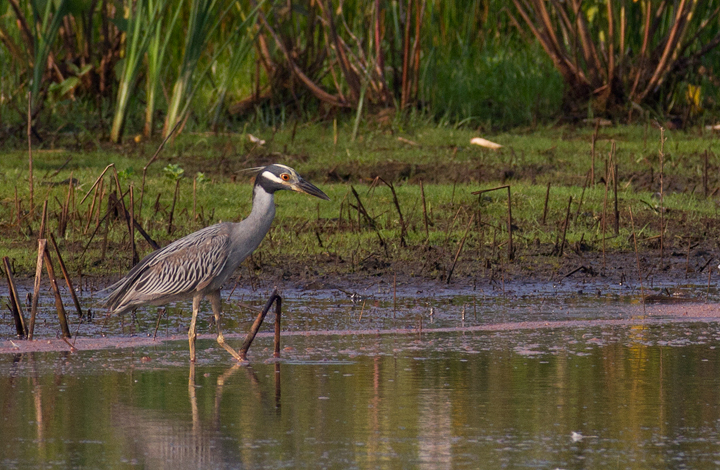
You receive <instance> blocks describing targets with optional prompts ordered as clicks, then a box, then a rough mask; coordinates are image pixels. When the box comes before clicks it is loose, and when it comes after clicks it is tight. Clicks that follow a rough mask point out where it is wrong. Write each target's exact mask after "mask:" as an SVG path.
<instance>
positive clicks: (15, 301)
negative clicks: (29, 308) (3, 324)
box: [3, 256, 27, 339]
mask: <svg viewBox="0 0 720 470" xmlns="http://www.w3.org/2000/svg"><path fill="white" fill-rule="evenodd" d="M3 265H4V268H5V277H6V278H7V281H8V292H9V293H10V307H11V310H12V314H13V319H14V320H15V332H16V333H17V335H18V338H21V339H22V338H27V328H26V327H25V317H24V315H23V311H22V305H20V299H19V298H18V293H17V289H16V288H15V280H14V279H13V276H12V267H11V266H10V258H8V257H7V256H3Z"/></svg>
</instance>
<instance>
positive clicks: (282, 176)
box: [280, 173, 290, 181]
mask: <svg viewBox="0 0 720 470" xmlns="http://www.w3.org/2000/svg"><path fill="white" fill-rule="evenodd" d="M280 178H282V180H283V181H290V175H288V174H287V173H283V174H282V175H280Z"/></svg>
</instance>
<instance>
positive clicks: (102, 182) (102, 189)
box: [95, 179, 107, 230]
mask: <svg viewBox="0 0 720 470" xmlns="http://www.w3.org/2000/svg"><path fill="white" fill-rule="evenodd" d="M99 192H100V199H98V204H97V209H96V210H95V230H97V228H98V227H99V226H100V213H101V212H102V203H103V199H105V194H106V192H107V190H106V189H105V180H104V179H102V180H100V189H99Z"/></svg>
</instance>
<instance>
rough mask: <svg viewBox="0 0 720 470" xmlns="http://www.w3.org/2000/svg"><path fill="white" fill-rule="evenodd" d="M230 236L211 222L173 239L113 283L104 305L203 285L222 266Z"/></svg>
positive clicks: (118, 308) (121, 305) (119, 307)
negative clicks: (203, 227) (211, 224)
mask: <svg viewBox="0 0 720 470" xmlns="http://www.w3.org/2000/svg"><path fill="white" fill-rule="evenodd" d="M229 244H230V236H229V233H228V229H227V227H225V226H224V225H222V224H218V225H213V226H210V227H207V228H205V229H202V230H199V231H197V232H195V233H192V234H190V235H188V236H186V237H184V238H181V239H180V240H177V241H175V242H173V243H171V244H170V245H168V246H166V247H165V248H163V249H161V250H158V251H155V252H153V253H151V254H150V255H148V256H147V257H146V258H145V259H143V260H142V261H141V262H140V263H139V264H138V265H137V266H135V268H133V269H132V270H131V271H130V272H129V273H128V274H127V276H125V277H124V278H123V279H121V280H120V281H118V282H117V283H115V284H114V285H113V286H111V288H112V289H113V292H112V294H111V295H110V296H109V297H108V299H107V302H106V304H107V306H109V307H110V308H111V309H112V310H113V311H121V310H123V309H124V308H125V307H126V306H128V305H130V304H133V303H136V302H147V301H153V300H159V299H162V298H164V297H172V296H176V295H181V294H185V293H189V292H192V291H194V290H201V289H203V288H205V287H207V286H208V285H209V284H210V283H211V282H212V281H213V280H214V279H215V278H216V277H217V276H218V275H219V274H220V273H221V272H222V270H223V268H224V267H225V263H226V261H227V255H228V251H229Z"/></svg>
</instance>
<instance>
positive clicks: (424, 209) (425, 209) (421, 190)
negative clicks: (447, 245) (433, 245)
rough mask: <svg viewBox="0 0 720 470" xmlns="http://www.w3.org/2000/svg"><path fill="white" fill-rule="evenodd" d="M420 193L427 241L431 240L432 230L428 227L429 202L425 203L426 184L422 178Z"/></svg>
mask: <svg viewBox="0 0 720 470" xmlns="http://www.w3.org/2000/svg"><path fill="white" fill-rule="evenodd" d="M420 195H421V197H422V206H423V221H424V222H425V243H427V242H428V241H429V240H430V230H429V229H428V215H427V204H426V203H425V186H424V185H423V182H422V180H420Z"/></svg>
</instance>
